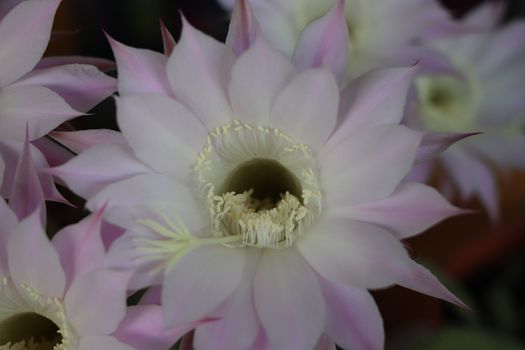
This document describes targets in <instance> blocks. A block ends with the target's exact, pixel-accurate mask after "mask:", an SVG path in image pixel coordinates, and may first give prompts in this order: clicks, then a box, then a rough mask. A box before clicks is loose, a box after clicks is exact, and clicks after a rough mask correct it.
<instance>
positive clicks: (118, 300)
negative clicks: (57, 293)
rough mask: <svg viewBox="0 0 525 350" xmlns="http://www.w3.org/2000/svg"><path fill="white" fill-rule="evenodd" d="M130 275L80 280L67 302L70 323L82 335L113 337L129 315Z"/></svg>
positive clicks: (106, 274) (93, 274) (89, 275)
mask: <svg viewBox="0 0 525 350" xmlns="http://www.w3.org/2000/svg"><path fill="white" fill-rule="evenodd" d="M129 276H130V274H129V273H127V272H118V271H111V270H98V271H93V272H88V273H86V274H83V275H82V276H80V277H78V278H76V279H75V280H74V281H73V283H72V284H71V286H70V287H69V290H68V291H67V293H66V296H65V298H64V303H65V308H66V313H67V316H68V320H69V321H70V322H71V324H72V325H73V326H74V327H75V330H76V331H77V332H78V333H79V335H83V336H86V335H109V334H111V333H113V332H114V331H115V330H116V329H117V326H118V324H119V323H120V321H122V319H123V318H124V316H125V314H126V287H127V282H128V280H129Z"/></svg>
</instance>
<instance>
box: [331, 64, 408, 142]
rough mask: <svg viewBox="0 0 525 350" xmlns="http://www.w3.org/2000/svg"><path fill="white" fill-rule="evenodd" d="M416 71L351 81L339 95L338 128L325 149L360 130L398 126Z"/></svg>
mask: <svg viewBox="0 0 525 350" xmlns="http://www.w3.org/2000/svg"><path fill="white" fill-rule="evenodd" d="M416 72H417V68H415V67H412V68H389V69H380V70H375V71H371V72H369V73H366V74H364V75H363V76H361V77H359V78H358V79H356V80H354V81H353V82H352V84H350V85H349V86H348V87H347V88H345V90H344V91H343V92H342V93H343V94H344V95H345V99H344V100H343V102H344V105H342V106H341V107H340V108H341V111H340V112H339V113H340V117H339V118H340V119H341V120H340V121H339V123H340V125H339V127H338V128H337V129H336V130H335V132H334V134H333V135H332V137H330V140H329V141H328V142H327V145H326V146H325V148H326V149H331V148H333V147H335V146H337V145H338V144H340V143H341V142H343V141H344V140H345V139H346V138H347V136H348V135H349V134H351V133H352V132H354V131H356V130H361V129H362V128H363V127H370V126H374V125H381V124H399V122H400V121H401V119H402V117H403V112H404V107H405V101H406V98H407V94H408V89H409V87H410V86H411V84H412V80H413V78H414V76H415V74H416Z"/></svg>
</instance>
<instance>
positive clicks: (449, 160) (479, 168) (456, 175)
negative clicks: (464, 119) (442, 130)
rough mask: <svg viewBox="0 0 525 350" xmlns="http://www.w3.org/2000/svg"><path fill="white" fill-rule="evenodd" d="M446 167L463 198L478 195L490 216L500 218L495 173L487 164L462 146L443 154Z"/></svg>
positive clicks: (496, 219)
mask: <svg viewBox="0 0 525 350" xmlns="http://www.w3.org/2000/svg"><path fill="white" fill-rule="evenodd" d="M441 160H442V161H443V164H444V165H445V169H446V170H447V171H448V173H449V174H450V176H451V179H452V180H453V181H454V182H455V183H456V184H457V186H458V188H459V190H460V193H461V196H462V197H463V199H468V198H469V197H470V196H472V195H478V196H479V197H480V199H481V202H482V203H483V205H484V207H485V210H487V213H488V215H489V216H490V218H491V219H492V220H493V221H494V222H496V221H498V219H499V214H500V212H499V200H498V193H497V186H496V179H495V175H494V174H493V173H492V171H491V169H490V168H489V166H488V165H487V164H485V163H484V162H483V161H482V160H481V159H478V158H477V157H476V156H475V155H473V154H471V153H468V152H466V151H464V150H463V149H461V148H460V147H454V149H452V150H450V151H449V152H446V153H444V154H443V155H442V156H441Z"/></svg>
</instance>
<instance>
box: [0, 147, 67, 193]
mask: <svg viewBox="0 0 525 350" xmlns="http://www.w3.org/2000/svg"><path fill="white" fill-rule="evenodd" d="M23 149H24V143H23V142H18V141H6V142H2V141H0V154H1V155H2V157H3V158H4V160H5V163H6V164H5V165H6V169H5V173H4V183H3V186H2V188H1V191H0V193H1V194H2V195H3V196H4V197H9V193H10V191H11V188H12V187H13V182H14V181H15V172H16V167H17V164H18V161H19V159H20V157H21V155H22V153H23ZM30 149H31V161H32V162H33V165H34V167H35V168H36V171H37V174H38V178H39V181H40V184H41V185H42V189H43V191H44V197H45V198H46V200H52V201H56V202H61V203H67V201H66V200H65V199H64V197H62V195H61V194H60V192H58V190H57V189H56V187H55V182H54V180H53V177H52V176H51V175H50V174H49V173H48V172H47V169H48V168H49V164H48V163H47V160H46V158H45V157H44V155H43V154H42V152H41V151H40V150H39V149H38V148H37V147H35V146H33V144H30Z"/></svg>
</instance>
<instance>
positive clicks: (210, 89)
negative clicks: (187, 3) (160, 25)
mask: <svg viewBox="0 0 525 350" xmlns="http://www.w3.org/2000/svg"><path fill="white" fill-rule="evenodd" d="M182 20H183V29H182V34H181V38H180V40H179V42H178V43H177V46H175V49H173V53H172V54H171V56H170V57H169V59H168V64H167V71H168V79H169V82H170V84H171V87H172V89H173V92H174V93H175V96H176V97H177V99H178V100H179V101H180V102H182V103H183V104H184V105H185V106H186V107H188V108H189V109H190V110H191V111H192V112H193V113H194V114H195V115H196V116H197V117H198V118H199V119H200V120H201V121H202V122H203V124H204V125H205V126H206V129H207V130H212V129H214V128H215V127H218V126H220V125H223V124H227V123H229V122H230V121H231V120H232V110H231V107H230V104H229V102H228V96H227V95H226V91H227V87H228V82H229V80H230V72H231V67H232V65H233V62H234V60H235V56H234V54H233V52H232V51H231V50H230V48H229V47H227V46H225V45H224V44H222V43H220V42H218V41H216V40H215V39H212V38H211V37H209V36H207V35H205V34H204V33H202V32H200V31H198V30H197V29H195V28H194V27H192V26H191V24H189V23H188V22H187V21H186V19H184V18H183V19H182ZM202 96H206V98H205V99H204V98H202Z"/></svg>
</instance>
